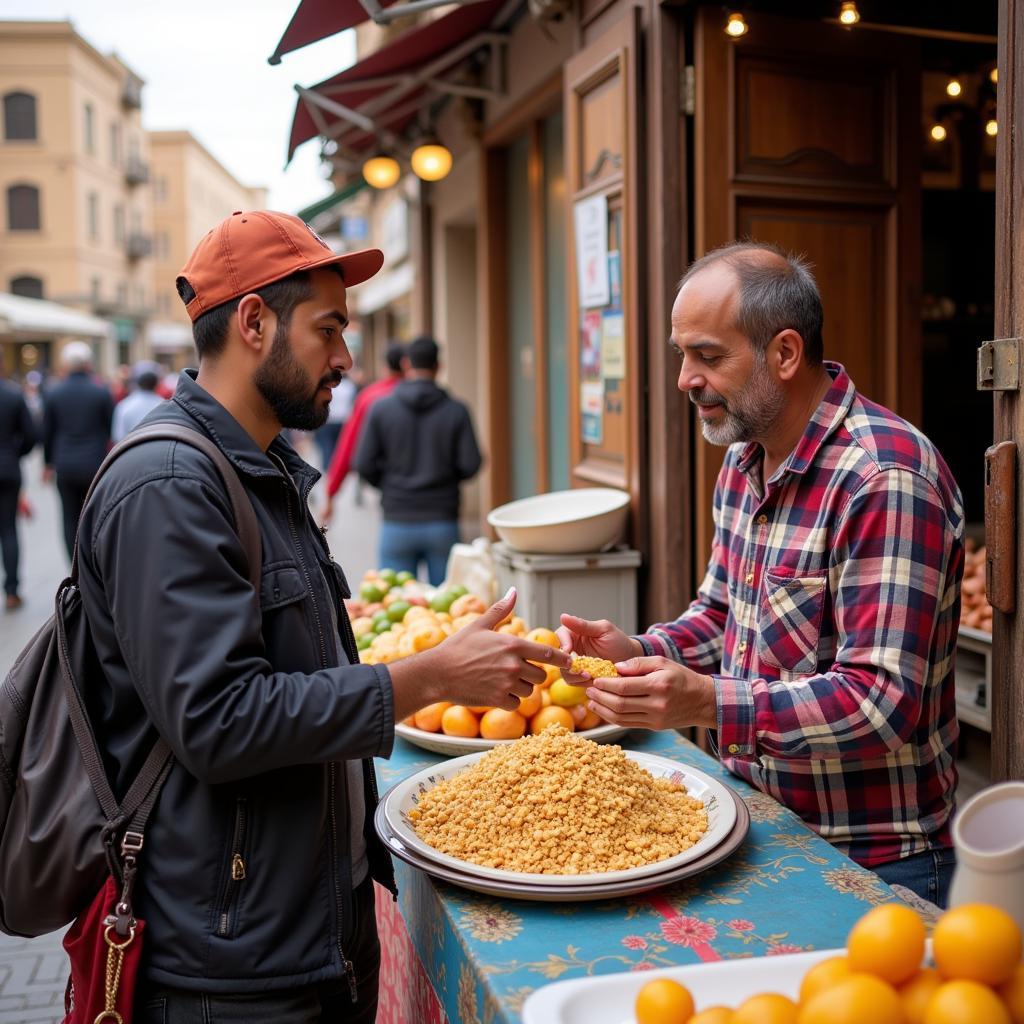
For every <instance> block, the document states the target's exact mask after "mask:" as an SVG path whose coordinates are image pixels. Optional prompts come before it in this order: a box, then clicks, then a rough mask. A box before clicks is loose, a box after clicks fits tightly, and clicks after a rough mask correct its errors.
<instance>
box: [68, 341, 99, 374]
mask: <svg viewBox="0 0 1024 1024" xmlns="http://www.w3.org/2000/svg"><path fill="white" fill-rule="evenodd" d="M60 363H61V366H63V367H64V369H65V370H66V371H67V372H68V373H88V371H89V370H91V369H92V349H91V348H90V347H89V346H88V345H87V344H86V343H85V342H84V341H69V342H68V343H67V344H66V345H65V346H64V347H63V348H62V349H61V350H60Z"/></svg>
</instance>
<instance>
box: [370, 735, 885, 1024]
mask: <svg viewBox="0 0 1024 1024" xmlns="http://www.w3.org/2000/svg"><path fill="white" fill-rule="evenodd" d="M620 743H621V744H622V746H624V747H627V748H629V749H633V750H643V751H647V752H649V753H652V754H659V755H661V756H663V757H669V758H673V759H675V760H678V761H682V762H684V763H687V764H690V765H693V766H694V767H696V768H699V769H701V770H702V771H704V772H707V773H708V774H709V775H713V776H714V777H716V778H719V779H721V780H722V781H724V782H726V783H728V784H729V785H730V786H732V787H733V788H734V789H735V790H736V791H737V792H738V793H739V794H740V795H741V796H742V798H743V799H744V801H746V804H747V807H748V808H749V809H750V816H751V824H750V832H749V833H748V835H747V839H746V841H745V842H744V843H743V845H742V846H741V847H740V848H739V849H738V850H737V851H736V852H735V853H734V854H733V855H732V856H731V857H730V858H729V859H728V860H726V861H724V862H723V863H722V864H721V865H720V866H718V867H716V868H713V869H712V870H710V871H707V872H704V873H703V874H700V875H697V876H695V877H693V878H690V879H686V880H684V881H683V882H680V883H678V884H677V885H674V886H671V887H669V888H666V889H661V890H657V891H655V892H650V893H644V894H642V895H639V896H632V897H628V898H624V899H617V900H609V901H606V902H594V903H578V904H572V903H529V902H523V901H519V900H500V899H495V898H494V897H490V896H481V895H478V894H476V893H472V892H469V891H467V890H463V889H459V888H457V887H455V886H451V885H446V884H444V883H440V882H434V881H432V880H431V879H430V878H429V877H428V876H427V875H425V874H423V873H422V872H420V871H417V870H415V869H413V868H410V867H409V866H408V865H406V864H404V863H402V862H401V861H396V862H395V871H396V876H397V879H398V887H399V904H398V908H399V909H400V911H401V919H402V920H403V921H404V925H405V928H402V927H401V924H400V923H399V922H398V915H397V914H395V913H394V910H393V909H392V908H391V907H389V904H390V902H391V901H390V899H383V900H382V899H379V900H378V906H379V907H380V910H381V915H380V917H381V940H382V945H383V947H384V960H383V964H382V972H381V989H382V1000H381V1014H380V1016H379V1017H378V1021H380V1022H382V1024H402V1022H403V1021H407V1022H409V1024H427V1022H434V1021H443V1019H444V1015H445V1014H446V1015H447V1018H448V1020H449V1021H451V1022H459V1024H513V1022H518V1021H520V1019H521V1017H520V1013H521V1010H522V1005H523V1002H524V1001H525V999H526V997H527V996H528V995H529V994H530V993H531V992H532V991H533V990H534V989H536V988H539V987H540V986H542V985H545V984H547V983H548V982H550V981H555V980H558V979H563V978H579V977H583V976H586V975H590V974H606V973H609V972H612V971H645V970H651V969H653V968H655V967H665V966H670V965H673V964H687V963H695V962H698V961H710V960H723V959H728V958H735V957H750V956H765V955H768V956H772V955H776V954H780V953H792V952H800V951H803V950H809V949H823V948H829V947H832V946H841V945H842V944H843V943H844V941H845V939H846V935H847V933H848V932H849V930H850V927H851V926H852V925H853V923H854V922H855V921H856V920H857V918H859V917H860V916H861V915H862V914H863V913H864V912H865V910H867V909H869V908H870V907H871V906H874V905H876V904H879V903H886V902H889V901H891V900H893V899H895V896H894V895H893V893H892V891H891V890H890V889H889V888H888V886H886V885H885V884H884V883H883V882H882V881H881V880H880V879H879V878H878V876H877V875H875V874H874V873H872V872H870V871H866V870H864V869H863V868H861V867H859V866H858V865H856V864H854V863H853V861H851V860H849V859H848V858H846V857H844V856H843V855H842V854H841V853H839V852H837V851H836V850H835V849H833V847H831V846H830V845H829V844H828V843H826V842H825V841H824V840H823V839H820V838H819V837H818V836H817V835H815V834H814V833H813V832H811V831H810V829H808V828H807V826H806V825H804V824H803V822H802V821H800V819H799V818H797V817H796V815H794V814H793V813H792V812H790V811H788V810H787V809H786V808H784V807H782V806H781V805H780V804H778V803H777V802H776V801H775V800H773V799H771V798H770V797H767V796H765V795H764V794H762V793H760V792H758V791H756V790H754V789H751V788H750V787H749V786H747V785H746V784H745V783H744V782H742V781H740V780H739V779H737V778H735V777H734V776H732V775H730V774H729V773H728V772H727V771H725V769H723V768H722V767H721V765H720V764H719V763H718V762H717V761H716V760H715V759H713V758H712V757H710V756H709V755H707V754H705V753H704V752H703V751H701V750H700V749H699V748H697V747H696V746H695V745H694V744H692V743H690V742H689V741H688V740H686V739H684V738H682V737H681V736H679V735H677V734H676V733H674V732H662V733H650V732H644V731H636V732H633V733H630V734H628V735H627V736H625V737H623V739H622V740H620ZM440 760H444V758H442V757H440V756H439V755H436V754H432V753H430V752H428V751H425V750H421V749H419V748H418V747H413V746H410V745H409V744H407V743H404V742H403V741H402V740H396V741H395V749H394V753H393V755H392V757H391V759H390V760H389V761H378V762H377V775H378V779H379V781H380V784H381V789H382V792H383V790H384V789H387V788H389V787H391V786H392V785H394V784H395V783H396V782H398V781H400V780H401V779H403V778H405V777H406V776H408V775H411V774H413V773H414V772H417V771H419V770H420V769H422V768H427V767H429V766H431V765H433V764H436V763H437V762H438V761H440ZM384 895H385V896H386V894H384ZM406 929H407V930H408V931H407V934H406ZM410 940H411V942H410ZM411 949H414V950H415V953H416V954H418V958H419V961H421V963H416V962H414V961H415V957H412V956H411V955H410V951H411ZM426 979H429V985H428V984H427V981H426ZM427 988H430V989H432V991H426V989H427ZM442 1011H443V1012H442Z"/></svg>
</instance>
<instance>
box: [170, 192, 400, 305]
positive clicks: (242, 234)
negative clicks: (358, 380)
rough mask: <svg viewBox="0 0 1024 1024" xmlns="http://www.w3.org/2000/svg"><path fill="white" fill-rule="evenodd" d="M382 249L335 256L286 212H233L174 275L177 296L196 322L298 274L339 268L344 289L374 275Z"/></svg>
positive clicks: (378, 265) (318, 238)
mask: <svg viewBox="0 0 1024 1024" xmlns="http://www.w3.org/2000/svg"><path fill="white" fill-rule="evenodd" d="M383 265H384V254H383V253H382V252H381V251H380V249H364V250H362V251H361V252H348V253H341V254H339V253H336V252H332V251H331V248H330V246H328V244H327V243H326V242H325V241H324V240H323V239H322V238H321V237H320V236H319V235H318V234H317V233H316V232H315V231H314V230H313V229H312V228H311V227H310V226H309V225H308V224H306V223H305V221H302V220H300V219H299V218H298V217H293V216H292V215H291V214H290V213H276V212H274V211H273V210H251V211H248V212H244V211H242V210H236V211H235V212H234V213H233V214H231V216H230V217H226V218H225V219H224V220H222V221H221V222H220V223H219V224H218V225H217V226H216V227H215V228H213V229H212V230H210V231H208V232H207V233H206V235H205V236H204V237H203V238H202V239H200V241H199V244H198V245H197V246H196V247H195V249H194V250H193V252H192V255H191V256H190V257H189V260H188V263H186V264H185V266H184V267H183V268H182V270H181V273H180V274H179V275H178V277H177V281H176V284H177V288H178V294H179V295H180V296H181V299H182V301H183V302H184V303H185V309H186V310H187V311H188V315H189V319H191V320H193V321H195V320H196V319H197V318H198V317H201V316H202V315H203V314H204V313H208V312H209V311H210V310H211V309H213V308H214V307H216V306H220V305H221V304H223V303H225V302H228V301H230V300H231V299H237V298H239V297H241V296H242V295H246V294H248V293H249V292H254V291H258V290H259V289H260V288H263V287H265V286H266V285H268V284H271V283H273V282H274V281H280V280H281V278H283V277H289V276H290V275H292V274H295V273H298V271H300V270H315V269H316V268H317V267H338V268H339V269H340V270H341V274H342V278H343V279H344V281H345V284H346V286H351V285H354V284H359V283H360V282H361V281H365V280H367V279H368V278H371V277H373V275H374V274H376V273H377V271H378V270H380V268H381V267H382V266H383Z"/></svg>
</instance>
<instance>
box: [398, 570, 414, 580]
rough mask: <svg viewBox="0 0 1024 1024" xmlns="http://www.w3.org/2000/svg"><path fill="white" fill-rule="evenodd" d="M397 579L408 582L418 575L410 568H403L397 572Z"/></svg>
mask: <svg viewBox="0 0 1024 1024" xmlns="http://www.w3.org/2000/svg"><path fill="white" fill-rule="evenodd" d="M395 579H396V580H397V581H398V582H399V583H408V582H409V580H414V579H416V577H415V576H413V574H412V573H411V572H409V570H408V569H403V570H402V571H401V572H398V573H395Z"/></svg>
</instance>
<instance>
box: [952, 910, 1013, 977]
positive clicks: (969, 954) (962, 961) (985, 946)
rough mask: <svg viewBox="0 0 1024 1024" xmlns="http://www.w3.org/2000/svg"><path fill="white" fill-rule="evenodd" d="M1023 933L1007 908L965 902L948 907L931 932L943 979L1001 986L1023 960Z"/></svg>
mask: <svg viewBox="0 0 1024 1024" xmlns="http://www.w3.org/2000/svg"><path fill="white" fill-rule="evenodd" d="M1020 954H1021V936H1020V928H1018V927H1017V922H1016V921H1014V919H1013V918H1012V917H1010V915H1009V914H1008V913H1006V911H1005V910H1000V909H999V908H998V907H990V906H988V904H985V903H965V904H963V906H959V907H954V908H953V909H952V910H947V911H946V912H945V913H944V914H943V915H942V917H940V918H939V920H938V922H936V925H935V930H934V932H932V956H933V957H934V959H935V966H936V967H938V969H939V973H940V974H941V975H942V976H943V977H944V978H966V979H967V980H969V981H980V982H981V983H982V984H983V985H993V986H997V985H1002V984H1003V982H1005V981H1008V980H1009V979H1010V978H1011V977H1012V976H1013V972H1014V971H1015V970H1016V969H1017V965H1018V964H1019V963H1020Z"/></svg>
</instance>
